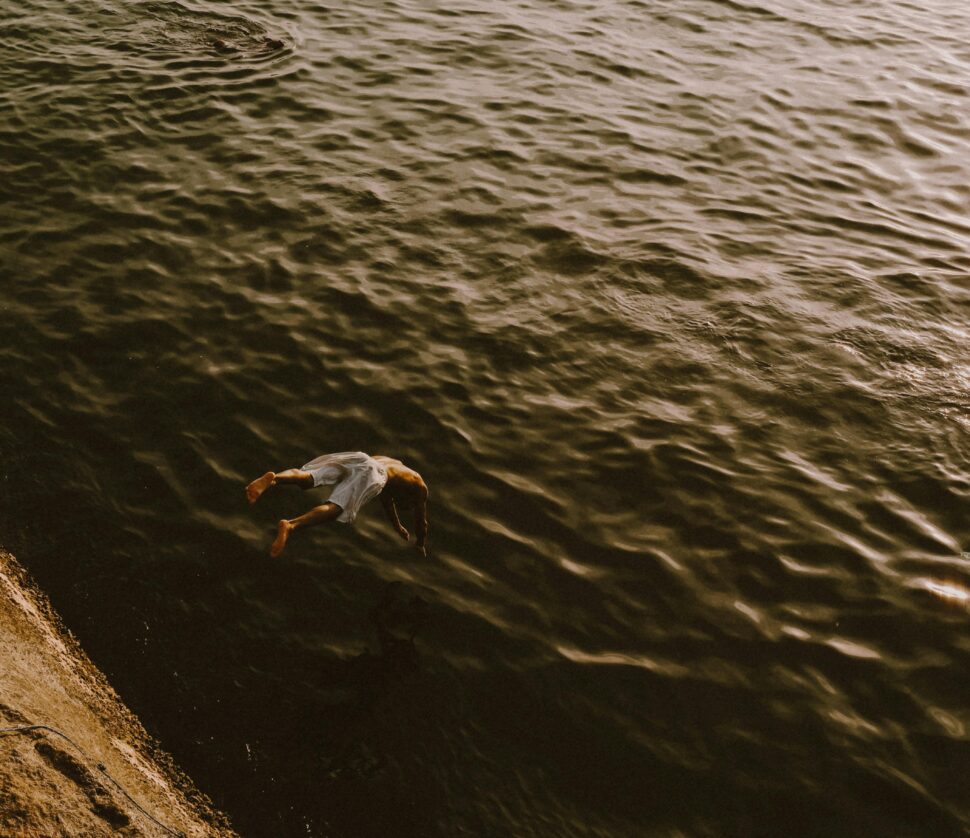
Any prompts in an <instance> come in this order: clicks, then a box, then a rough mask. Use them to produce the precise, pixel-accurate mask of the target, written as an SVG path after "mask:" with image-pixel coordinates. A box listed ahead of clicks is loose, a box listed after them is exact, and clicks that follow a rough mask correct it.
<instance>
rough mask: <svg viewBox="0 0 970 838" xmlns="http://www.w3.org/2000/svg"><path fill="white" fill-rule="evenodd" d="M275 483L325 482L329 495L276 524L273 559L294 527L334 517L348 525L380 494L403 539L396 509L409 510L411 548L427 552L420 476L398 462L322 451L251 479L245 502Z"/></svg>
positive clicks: (424, 491) (425, 499)
mask: <svg viewBox="0 0 970 838" xmlns="http://www.w3.org/2000/svg"><path fill="white" fill-rule="evenodd" d="M281 483H293V484H295V485H297V486H299V487H300V488H302V489H312V488H314V487H316V486H327V487H330V497H329V499H328V500H327V502H326V503H323V504H321V505H320V506H316V507H314V508H313V509H311V510H310V511H309V512H307V513H305V514H303V515H300V516H299V517H298V518H292V519H290V520H289V521H287V520H282V521H280V522H279V525H278V528H277V531H276V540H275V541H274V542H273V545H272V546H271V547H270V548H269V554H270V555H271V556H272V557H273V558H276V557H277V556H278V555H279V554H280V553H282V552H283V548H284V547H286V542H287V540H289V537H290V535H291V534H292V533H293V531H294V530H298V529H301V528H302V527H312V526H315V525H316V524H322V523H324V522H325V521H334V520H336V521H342V522H344V523H347V524H352V523H353V522H354V519H355V518H356V517H357V513H358V512H359V511H360V508H361V507H362V506H363V505H364V504H365V503H367V501H369V500H371V499H373V498H374V497H375V496H376V495H380V496H381V505H382V506H383V507H384V513H385V514H386V515H387V520H388V521H390V522H391V526H392V527H394V531H395V532H396V533H397V534H398V535H399V536H401V538H403V539H404V540H405V541H408V540H409V539H410V534H409V533H408V531H407V530H406V529H405V528H404V527H403V526H402V525H401V519H400V518H398V510H401V511H402V512H403V511H404V510H408V509H410V510H413V512H414V535H415V541H414V549H415V550H417V551H418V552H419V553H420V554H421V555H422V556H426V555H427V549H426V546H425V545H426V542H427V539H428V487H427V486H426V485H425V482H424V480H422V479H421V475H420V474H418V473H417V472H416V471H414V470H413V469H409V468H408V467H407V466H406V465H404V463H402V462H401V461H400V460H395V459H394V458H393V457H382V456H378V455H375V456H373V457H371V456H370V455H368V454H364V453H363V452H362V451H346V452H343V453H341V454H323V455H322V456H320V457H317V458H316V459H315V460H311V461H310V462H309V463H307V464H306V465H304V466H301V467H300V468H290V469H287V470H286V471H281V472H279V473H276V472H272V471H268V472H266V474H264V475H263V476H262V477H257V478H256V479H255V480H254V481H253V482H252V483H250V484H249V485H248V486H247V487H246V497H247V498H248V499H249V503H250V504H254V503H256V501H257V500H259V498H260V495H262V494H263V492H265V491H266V490H267V489H269V488H270V487H271V486H277V485H279V484H281Z"/></svg>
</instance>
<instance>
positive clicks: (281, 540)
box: [269, 521, 293, 559]
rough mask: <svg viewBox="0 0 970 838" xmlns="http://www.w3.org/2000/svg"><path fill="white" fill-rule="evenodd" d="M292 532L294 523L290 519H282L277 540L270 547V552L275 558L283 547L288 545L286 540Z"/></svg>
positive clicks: (277, 532)
mask: <svg viewBox="0 0 970 838" xmlns="http://www.w3.org/2000/svg"><path fill="white" fill-rule="evenodd" d="M291 532H293V525H292V524H291V523H290V522H289V521H280V523H279V527H278V528H277V530H276V541H274V542H273V546H272V547H270V548H269V554H270V556H272V557H273V558H274V559H275V558H276V557H277V556H278V555H279V554H280V553H282V552H283V548H284V547H286V542H287V539H289V537H290V533H291Z"/></svg>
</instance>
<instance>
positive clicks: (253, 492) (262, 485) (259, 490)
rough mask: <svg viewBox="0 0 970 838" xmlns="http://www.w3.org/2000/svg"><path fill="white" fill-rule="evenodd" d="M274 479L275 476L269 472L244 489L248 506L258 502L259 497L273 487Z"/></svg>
mask: <svg viewBox="0 0 970 838" xmlns="http://www.w3.org/2000/svg"><path fill="white" fill-rule="evenodd" d="M275 479H276V475H275V474H274V473H273V472H271V471H267V472H266V474H264V475H263V476H262V477H257V478H256V479H255V480H254V481H253V482H252V483H250V484H249V485H248V486H247V487H246V497H247V498H248V499H249V503H250V505H252V504H254V503H256V501H258V500H259V496H260V495H261V494H263V492H265V491H266V490H267V489H268V488H269V487H270V486H272V485H273V481H274V480H275Z"/></svg>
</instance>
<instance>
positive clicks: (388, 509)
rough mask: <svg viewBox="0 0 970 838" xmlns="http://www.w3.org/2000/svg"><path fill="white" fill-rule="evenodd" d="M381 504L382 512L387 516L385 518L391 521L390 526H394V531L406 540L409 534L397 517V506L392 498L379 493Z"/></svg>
mask: <svg viewBox="0 0 970 838" xmlns="http://www.w3.org/2000/svg"><path fill="white" fill-rule="evenodd" d="M381 506H383V507H384V514H385V515H386V516H387V520H388V521H390V522H391V526H392V527H394V532H396V533H397V534H398V535H399V536H401V538H403V539H404V540H405V541H407V540H408V538H409V537H410V535H409V533H408V531H407V530H406V529H404V527H403V526H402V524H401V519H400V518H398V517H397V507H396V506H395V505H394V498H392V497H390V496H389V495H381Z"/></svg>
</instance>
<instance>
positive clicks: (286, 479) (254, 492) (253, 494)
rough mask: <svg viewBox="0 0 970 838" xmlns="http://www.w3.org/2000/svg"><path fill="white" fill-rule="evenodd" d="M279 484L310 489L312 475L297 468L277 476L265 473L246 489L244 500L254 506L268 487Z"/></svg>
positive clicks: (273, 473) (270, 472)
mask: <svg viewBox="0 0 970 838" xmlns="http://www.w3.org/2000/svg"><path fill="white" fill-rule="evenodd" d="M280 483H296V484H298V485H299V486H301V487H302V488H304V489H310V488H312V487H313V475H312V474H310V473H309V472H308V471H302V470H300V469H298V468H288V469H287V470H286V471H281V472H280V473H279V474H277V473H276V472H272V471H267V472H266V474H264V475H263V476H262V477H257V478H256V479H255V480H254V481H253V482H252V483H250V484H249V485H248V486H247V487H246V498H247V499H248V500H249V503H250V504H254V503H256V501H258V500H259V498H260V495H262V494H263V492H265V491H266V490H267V489H268V488H269V487H270V486H277V485H279V484H280Z"/></svg>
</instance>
